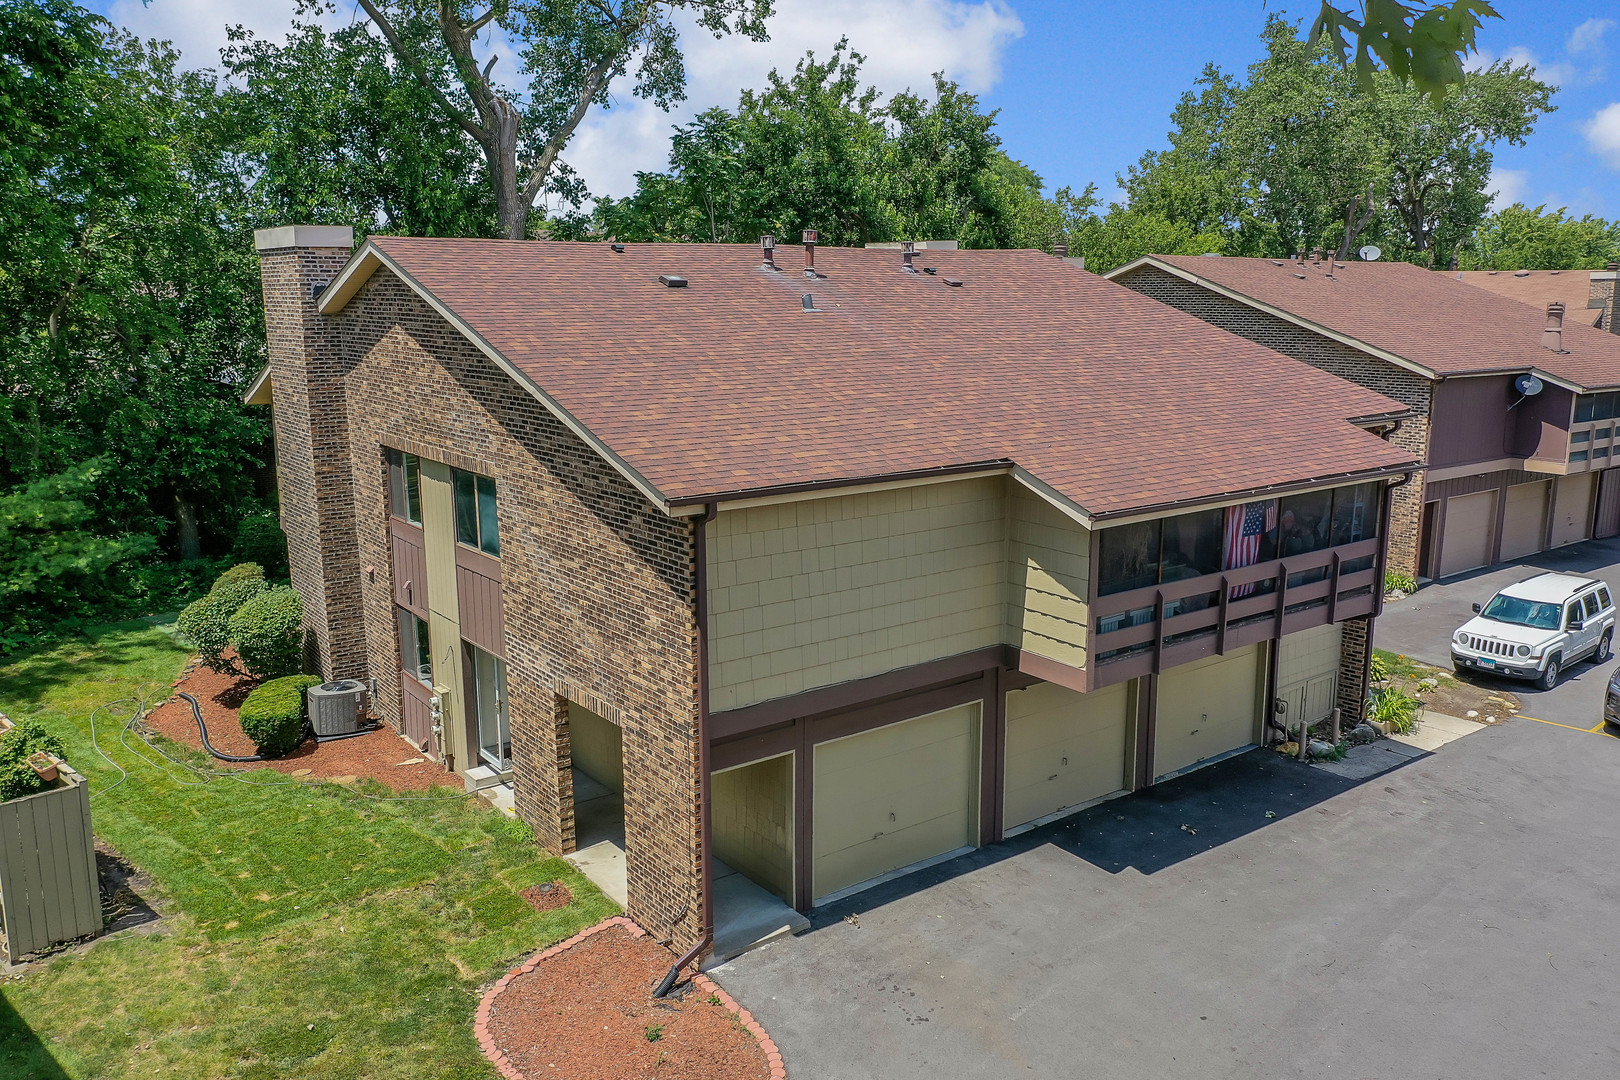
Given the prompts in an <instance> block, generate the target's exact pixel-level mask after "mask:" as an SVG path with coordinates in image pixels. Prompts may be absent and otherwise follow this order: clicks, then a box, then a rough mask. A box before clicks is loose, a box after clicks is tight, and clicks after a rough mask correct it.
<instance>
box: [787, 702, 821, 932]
mask: <svg viewBox="0 0 1620 1080" xmlns="http://www.w3.org/2000/svg"><path fill="white" fill-rule="evenodd" d="M793 730H794V734H796V735H797V736H798V739H799V745H798V746H797V747H796V748H795V749H794V751H793V907H794V910H796V911H809V910H810V908H811V906H812V905H813V904H814V903H815V899H816V898H815V896H814V895H813V894H812V892H811V882H810V877H811V875H812V874H813V873H814V872H815V851H814V846H815V834H814V828H815V818H814V815H815V807H816V790H815V770H814V769H812V768H811V761H810V757H811V750H810V725H808V724H796V725H794V728H793Z"/></svg>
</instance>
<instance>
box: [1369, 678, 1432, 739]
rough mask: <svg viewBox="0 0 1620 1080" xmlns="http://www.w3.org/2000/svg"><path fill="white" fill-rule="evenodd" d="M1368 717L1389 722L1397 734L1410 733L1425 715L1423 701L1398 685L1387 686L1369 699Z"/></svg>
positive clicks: (1379, 721)
mask: <svg viewBox="0 0 1620 1080" xmlns="http://www.w3.org/2000/svg"><path fill="white" fill-rule="evenodd" d="M1367 706H1368V708H1367V719H1369V720H1374V721H1377V722H1378V723H1381V724H1388V725H1389V730H1390V731H1392V732H1394V733H1395V734H1396V735H1410V734H1412V731H1413V729H1414V728H1416V727H1417V725H1418V720H1419V719H1420V718H1421V717H1422V716H1423V702H1422V701H1420V700H1418V699H1417V698H1415V697H1413V696H1412V695H1411V694H1408V693H1407V692H1406V691H1405V690H1402V689H1401V688H1400V687H1398V686H1386V687H1384V688H1383V689H1382V690H1378V691H1376V692H1374V693H1373V695H1372V697H1370V698H1368V699H1367Z"/></svg>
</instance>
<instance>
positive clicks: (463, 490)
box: [454, 469, 501, 556]
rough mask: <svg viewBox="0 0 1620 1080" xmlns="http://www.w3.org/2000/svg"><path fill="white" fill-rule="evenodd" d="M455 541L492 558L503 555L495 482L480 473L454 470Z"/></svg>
mask: <svg viewBox="0 0 1620 1080" xmlns="http://www.w3.org/2000/svg"><path fill="white" fill-rule="evenodd" d="M454 472H455V477H454V479H455V485H456V540H457V542H459V543H462V544H466V545H467V546H468V547H475V548H478V549H479V550H480V551H483V552H485V553H486V554H489V555H497V556H498V555H500V553H501V536H500V528H499V525H498V524H497V522H496V516H495V481H494V480H492V479H490V478H489V477H487V476H481V475H479V474H478V473H470V472H463V471H462V470H460V469H456V470H454Z"/></svg>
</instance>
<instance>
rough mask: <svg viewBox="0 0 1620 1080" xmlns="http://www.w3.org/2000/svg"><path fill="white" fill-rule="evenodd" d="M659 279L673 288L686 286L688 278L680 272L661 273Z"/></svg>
mask: <svg viewBox="0 0 1620 1080" xmlns="http://www.w3.org/2000/svg"><path fill="white" fill-rule="evenodd" d="M658 281H659V284H661V285H665V286H667V287H669V288H671V289H684V288H686V279H685V278H683V277H681V275H679V274H659V275H658Z"/></svg>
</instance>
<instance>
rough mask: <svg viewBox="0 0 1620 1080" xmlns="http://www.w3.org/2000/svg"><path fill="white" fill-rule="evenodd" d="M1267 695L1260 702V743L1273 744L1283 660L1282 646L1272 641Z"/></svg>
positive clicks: (1269, 654) (1269, 648) (1269, 649)
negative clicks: (1272, 728) (1273, 721)
mask: <svg viewBox="0 0 1620 1080" xmlns="http://www.w3.org/2000/svg"><path fill="white" fill-rule="evenodd" d="M1341 648H1342V647H1341ZM1266 653H1267V656H1266V696H1265V699H1264V700H1263V701H1261V703H1260V745H1261V746H1270V745H1271V722H1272V720H1273V719H1274V718H1275V717H1276V715H1277V714H1276V712H1275V703H1276V701H1277V676H1278V672H1279V670H1280V667H1281V662H1282V646H1281V644H1280V643H1279V641H1272V642H1271V643H1270V644H1269V645H1268V646H1267V648H1266Z"/></svg>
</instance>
